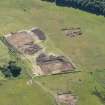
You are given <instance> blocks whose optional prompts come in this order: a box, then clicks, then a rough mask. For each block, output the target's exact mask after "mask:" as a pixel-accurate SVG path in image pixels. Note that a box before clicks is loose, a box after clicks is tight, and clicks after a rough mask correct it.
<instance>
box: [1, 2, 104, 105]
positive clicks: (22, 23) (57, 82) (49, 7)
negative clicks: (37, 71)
mask: <svg viewBox="0 0 105 105" xmlns="http://www.w3.org/2000/svg"><path fill="white" fill-rule="evenodd" d="M33 26H38V27H40V28H42V29H43V30H44V31H45V32H46V34H47V36H48V38H49V41H48V42H47V43H45V45H46V46H47V48H48V50H51V51H52V50H56V51H57V52H58V51H60V52H61V53H64V54H65V55H67V56H69V57H71V59H72V60H73V62H74V63H75V64H76V65H77V67H78V68H77V70H81V72H79V73H75V74H71V73H70V74H67V75H62V76H59V75H56V76H48V77H41V78H35V79H37V80H38V81H40V82H42V83H44V85H45V86H46V87H48V88H49V89H51V90H52V91H54V92H56V91H57V90H58V89H62V90H64V89H68V90H71V91H73V93H74V94H76V95H77V96H79V101H78V105H102V103H101V101H100V100H99V99H98V97H96V96H94V95H92V94H91V93H92V90H93V89H94V85H95V83H94V81H93V78H92V76H91V75H90V74H89V72H90V71H93V72H95V70H96V69H99V70H100V69H101V70H102V69H104V68H105V41H104V39H105V18H104V17H102V16H96V15H92V14H90V13H85V12H82V11H79V10H75V9H72V8H64V7H57V6H55V5H54V4H50V3H46V2H41V1H40V0H0V34H1V35H4V34H6V33H8V32H13V31H17V30H21V29H24V28H27V29H28V28H31V27H33ZM70 26H80V27H81V29H82V32H83V35H82V36H81V37H77V38H68V37H65V35H64V34H63V32H61V28H65V27H70ZM56 51H54V52H56ZM3 55H4V56H5V58H3V61H2V56H3ZM6 58H7V59H9V58H8V53H7V50H6V49H5V48H4V47H2V45H1V43H0V64H1V63H2V62H4V63H5V62H7V59H6ZM80 79H81V80H82V81H81V82H80V81H79V80H80ZM17 81H18V80H17ZM17 81H10V82H6V83H5V85H3V86H4V87H2V86H0V93H4V94H3V95H2V94H0V105H11V103H13V102H15V105H53V104H52V99H51V100H50V99H49V98H48V97H47V96H46V99H44V98H42V96H43V94H44V93H43V90H40V89H39V88H37V86H36V88H33V87H28V86H26V84H25V83H26V81H25V80H24V78H23V80H19V81H18V82H19V84H21V85H19V84H18V82H17ZM22 81H25V82H24V83H22ZM67 84H68V86H67ZM18 85H19V86H18ZM13 87H14V89H15V90H14V91H12V90H11V89H12V88H13ZM9 89H10V90H9ZM8 92H9V93H8ZM12 92H13V93H12ZM33 92H35V93H34V94H33ZM25 93H27V95H22V94H25ZM11 94H12V95H11ZM19 95H21V97H22V98H19ZM36 95H38V96H36ZM40 98H41V99H42V100H41V102H39V100H40ZM19 99H21V101H18V100H19ZM5 100H6V101H5ZM46 100H47V101H46ZM34 102H36V103H34Z"/></svg>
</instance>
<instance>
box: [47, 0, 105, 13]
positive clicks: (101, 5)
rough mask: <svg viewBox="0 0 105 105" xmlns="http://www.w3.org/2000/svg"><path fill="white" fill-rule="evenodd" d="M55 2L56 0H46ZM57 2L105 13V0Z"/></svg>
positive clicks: (57, 0)
mask: <svg viewBox="0 0 105 105" xmlns="http://www.w3.org/2000/svg"><path fill="white" fill-rule="evenodd" d="M45 1H51V2H54V1H55V0H45ZM56 4H58V5H63V6H72V7H74V8H80V9H82V10H85V11H89V12H93V13H96V14H101V15H105V0H56Z"/></svg>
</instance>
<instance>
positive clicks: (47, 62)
mask: <svg viewBox="0 0 105 105" xmlns="http://www.w3.org/2000/svg"><path fill="white" fill-rule="evenodd" d="M36 62H37V65H39V66H40V68H41V71H42V72H43V74H44V75H47V74H56V73H64V72H69V71H71V70H74V66H73V65H72V63H71V62H70V61H69V60H68V59H67V58H66V57H64V56H54V55H46V54H40V55H39V56H38V57H37V59H36Z"/></svg>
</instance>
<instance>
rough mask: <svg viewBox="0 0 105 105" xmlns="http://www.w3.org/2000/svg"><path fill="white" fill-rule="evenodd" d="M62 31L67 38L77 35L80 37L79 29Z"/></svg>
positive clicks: (72, 28)
mask: <svg viewBox="0 0 105 105" xmlns="http://www.w3.org/2000/svg"><path fill="white" fill-rule="evenodd" d="M62 31H64V32H65V35H66V36H69V37H76V36H78V35H82V32H81V29H80V27H77V28H74V27H71V28H65V29H62Z"/></svg>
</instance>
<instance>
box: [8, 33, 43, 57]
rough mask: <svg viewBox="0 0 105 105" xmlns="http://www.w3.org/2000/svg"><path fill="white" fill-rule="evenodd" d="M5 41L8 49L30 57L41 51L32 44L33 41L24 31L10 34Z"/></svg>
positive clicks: (37, 46)
mask: <svg viewBox="0 0 105 105" xmlns="http://www.w3.org/2000/svg"><path fill="white" fill-rule="evenodd" d="M6 41H7V43H8V45H9V46H10V47H12V48H13V49H15V50H17V51H19V52H20V53H24V54H29V55H32V54H34V53H36V52H38V51H39V50H40V49H41V47H40V46H39V45H37V44H35V43H34V41H35V40H34V39H33V37H32V36H31V34H30V33H28V32H26V31H22V32H16V33H11V34H10V35H9V36H6Z"/></svg>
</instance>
